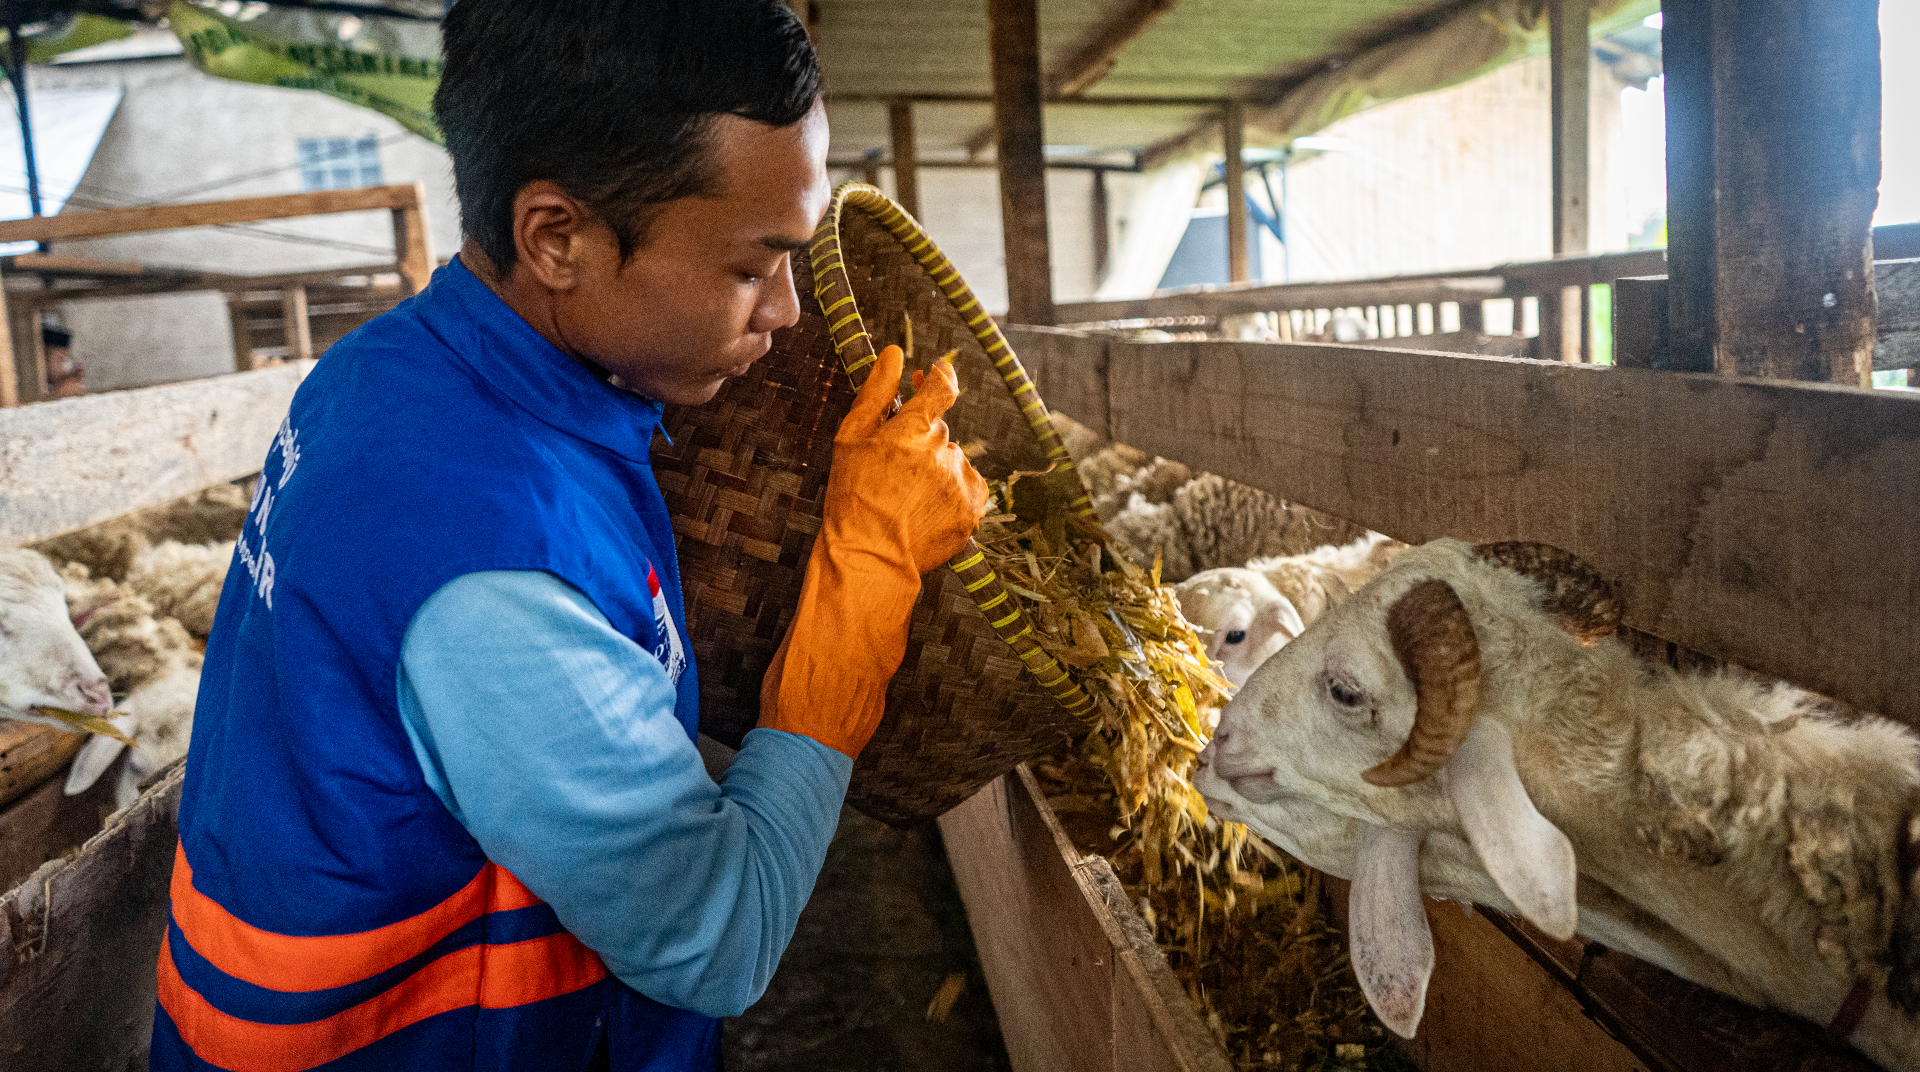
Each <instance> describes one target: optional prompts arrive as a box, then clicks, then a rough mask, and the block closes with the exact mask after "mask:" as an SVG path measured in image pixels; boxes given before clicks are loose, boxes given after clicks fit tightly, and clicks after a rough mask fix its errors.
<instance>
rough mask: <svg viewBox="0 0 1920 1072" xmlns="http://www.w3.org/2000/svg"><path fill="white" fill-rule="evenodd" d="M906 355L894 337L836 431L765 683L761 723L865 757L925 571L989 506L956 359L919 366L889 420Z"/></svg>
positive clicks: (951, 550)
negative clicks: (972, 455)
mask: <svg viewBox="0 0 1920 1072" xmlns="http://www.w3.org/2000/svg"><path fill="white" fill-rule="evenodd" d="M903 363H904V358H903V356H902V355H901V352H900V348H899V347H898V346H889V347H887V348H886V349H885V350H882V351H881V352H880V355H879V357H878V358H877V359H876V360H875V361H874V364H873V371H872V374H871V375H870V376H868V377H867V382H866V384H865V385H864V386H862V387H861V389H860V395H859V397H858V398H856V399H855V400H854V403H853V409H852V411H851V412H849V413H848V414H847V419H846V420H845V421H842V422H841V424H840V431H839V433H838V434H837V435H835V436H834V437H833V468H832V469H831V470H829V471H828V473H827V499H826V510H825V516H824V517H823V518H822V521H821V527H820V535H819V536H818V537H816V538H815V539H814V541H813V555H812V557H811V558H809V559H808V561H807V575H806V579H805V581H803V582H802V584H801V588H800V606H799V609H798V610H797V611H795V613H794V617H793V624H792V625H791V626H789V627H788V629H787V635H786V639H784V640H783V641H781V643H780V650H779V651H778V652H777V653H775V655H774V660H773V666H772V667H771V668H769V669H768V671H767V676H766V679H765V680H764V681H763V682H762V684H761V688H760V725H761V726H762V727H768V728H772V729H777V730H787V731H789V732H791V733H799V734H804V735H805V736H808V737H811V738H813V739H814V740H816V741H819V742H820V743H821V744H824V745H826V746H827V747H829V748H832V749H835V750H837V751H840V752H843V753H845V754H846V755H848V756H858V755H859V754H860V749H862V748H864V747H866V743H867V739H868V738H869V737H872V736H873V731H874V729H875V728H877V727H878V726H879V725H880V716H881V715H882V714H884V713H885V711H886V703H887V682H888V681H889V680H891V679H892V677H893V674H894V671H896V670H898V669H900V660H901V659H903V658H905V657H906V652H907V620H908V618H909V617H910V616H911V614H912V612H913V604H914V601H915V600H916V599H918V598H919V597H920V575H921V574H923V573H926V572H927V571H928V570H931V569H934V568H936V567H938V566H939V565H940V564H941V563H943V562H945V561H946V560H947V559H949V558H952V557H953V556H954V555H955V554H958V553H959V551H960V549H961V548H963V547H965V546H966V545H967V540H968V539H970V538H971V537H972V536H973V532H974V529H975V528H977V527H978V526H979V523H980V518H981V516H982V515H983V514H985V513H986V508H987V484H986V481H984V480H982V479H980V474H979V473H977V472H974V469H973V466H972V465H971V464H969V463H968V462H967V459H966V456H965V455H963V454H961V453H960V448H959V447H958V446H956V445H954V444H953V442H952V441H950V440H949V439H948V438H947V423H946V422H945V421H944V420H941V414H943V413H945V412H946V411H947V407H949V406H951V405H953V400H954V399H955V398H958V397H959V395H960V381H959V379H958V377H957V376H956V375H955V374H954V371H953V366H952V365H951V364H949V363H947V362H946V361H937V362H935V363H934V365H933V368H932V370H931V371H930V372H926V373H919V372H916V373H914V376H913V386H914V396H913V399H912V401H909V402H908V403H907V404H906V405H904V406H902V407H900V412H898V413H896V414H894V415H893V416H892V417H891V418H889V417H888V416H887V415H886V413H887V407H888V405H889V404H890V403H891V402H892V401H893V396H894V391H895V389H896V388H897V387H898V386H899V383H900V372H901V368H902V365H903Z"/></svg>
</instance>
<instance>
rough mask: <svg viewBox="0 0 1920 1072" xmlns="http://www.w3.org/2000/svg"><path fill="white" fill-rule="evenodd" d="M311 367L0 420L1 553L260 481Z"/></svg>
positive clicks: (87, 401) (0, 414) (73, 402)
mask: <svg viewBox="0 0 1920 1072" xmlns="http://www.w3.org/2000/svg"><path fill="white" fill-rule="evenodd" d="M312 368H313V362H310V361H290V362H287V363H286V364H283V365H275V366H274V367H272V368H267V369H261V370H260V371H258V372H242V373H236V374H234V375H231V376H218V377H215V378H213V379H206V380H191V381H188V382H186V383H175V384H167V385H166V386H163V387H147V388H142V389H140V390H135V391H112V392H108V393H106V394H98V395H87V396H85V397H82V398H75V399H69V400H67V401H65V402H62V403H61V404H60V405H58V406H22V407H20V408H18V409H9V410H0V443H5V444H7V446H8V449H7V451H6V452H4V453H0V502H4V503H6V509H5V510H0V547H11V546H13V545H15V544H22V543H32V542H34V541H36V540H44V539H47V538H48V537H51V536H58V535H60V534H62V533H66V532H72V531H74V530H75V529H81V528H85V527H87V526H88V525H93V524H97V523H99V522H101V521H106V520H108V519H110V518H115V517H119V516H120V515H122V514H126V513H130V512H132V511H134V510H138V509H140V508H142V507H146V506H157V505H159V504H161V503H164V502H171V501H173V500H174V499H178V498H180V497H181V496H183V495H190V494H192V493H193V492H196V491H199V490H200V489H202V488H206V487H211V486H212V485H214V484H221V483H225V482H227V481H229V480H235V479H238V478H240V477H243V476H247V475H249V474H251V473H257V472H259V471H260V463H261V461H262V460H263V459H265V458H266V456H267V447H268V445H269V444H271V443H272V441H273V434H274V432H275V430H277V429H278V428H279V426H280V421H281V419H282V418H283V417H285V416H286V413H287V405H288V403H289V402H291V401H292V400H293V392H294V389H295V388H297V387H299V386H300V381H301V380H302V379H303V378H305V377H306V374H307V373H308V372H309V371H311V370H312Z"/></svg>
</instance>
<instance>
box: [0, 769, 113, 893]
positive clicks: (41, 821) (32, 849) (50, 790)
mask: <svg viewBox="0 0 1920 1072" xmlns="http://www.w3.org/2000/svg"><path fill="white" fill-rule="evenodd" d="M75 747H78V744H77V742H76V745H75ZM120 755H121V758H120V759H118V760H115V761H114V763H113V765H112V766H110V767H108V768H107V770H106V773H104V774H102V775H101V776H100V778H99V780H98V781H96V782H94V783H93V787H92V788H91V789H88V790H87V791H86V792H85V793H81V794H79V795H78V796H71V797H70V796H68V795H67V779H66V778H65V776H64V775H65V763H64V762H63V763H62V765H61V767H60V768H56V769H55V770H53V771H51V772H49V777H47V778H46V780H44V781H42V782H41V783H40V784H39V785H38V786H37V787H35V788H34V789H32V790H31V791H29V792H28V793H27V794H26V795H25V796H23V797H21V798H20V799H18V800H16V801H14V802H13V803H12V804H9V805H7V806H6V807H5V808H4V809H0V890H10V889H13V888H14V887H15V886H18V885H20V883H21V882H23V881H25V880H26V878H27V876H29V875H31V874H33V873H34V872H35V871H37V870H39V869H40V865H41V864H44V863H46V862H47V861H48V860H51V859H53V858H54V857H56V856H59V855H62V854H63V853H65V852H66V851H67V850H69V849H72V848H76V847H78V846H80V845H83V844H85V843H86V840H87V839H88V838H90V837H92V836H93V835H95V834H97V833H99V832H100V828H101V827H102V826H103V825H105V823H106V820H107V816H109V815H112V814H113V813H114V810H115V808H114V802H113V801H114V792H115V790H116V788H117V787H118V785H119V783H120V768H121V766H122V765H123V764H124V763H126V758H125V757H126V753H125V752H122V753H121V754H120Z"/></svg>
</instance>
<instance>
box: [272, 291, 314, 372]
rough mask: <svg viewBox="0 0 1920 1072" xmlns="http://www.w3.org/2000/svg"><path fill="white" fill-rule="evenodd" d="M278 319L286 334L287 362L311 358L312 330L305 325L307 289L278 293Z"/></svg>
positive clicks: (308, 325) (309, 326)
mask: <svg viewBox="0 0 1920 1072" xmlns="http://www.w3.org/2000/svg"><path fill="white" fill-rule="evenodd" d="M280 319H281V321H282V322H283V323H284V326H285V330H286V334H287V360H288V361H305V360H307V359H308V358H310V357H312V356H313V328H312V326H311V325H310V324H308V323H307V288H305V287H300V286H293V287H288V288H287V289H285V290H283V291H281V292H280Z"/></svg>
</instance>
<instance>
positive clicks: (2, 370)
mask: <svg viewBox="0 0 1920 1072" xmlns="http://www.w3.org/2000/svg"><path fill="white" fill-rule="evenodd" d="M11 323H12V318H11V317H9V316H8V315H7V288H6V285H5V283H3V282H0V409H11V408H12V407H14V406H17V405H19V404H20V375H19V373H18V372H16V371H15V370H14V366H13V332H12V331H10V330H8V327H9V325H10V324H11Z"/></svg>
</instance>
